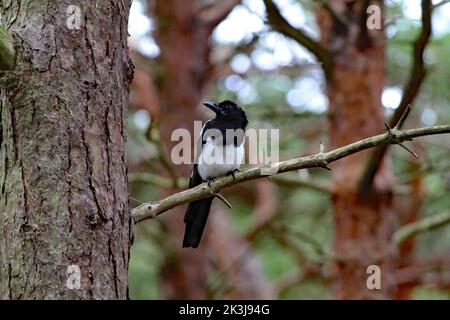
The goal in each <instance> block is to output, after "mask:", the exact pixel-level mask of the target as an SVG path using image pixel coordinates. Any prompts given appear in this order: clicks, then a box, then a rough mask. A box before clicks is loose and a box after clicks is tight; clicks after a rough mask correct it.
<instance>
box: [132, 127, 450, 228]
mask: <svg viewBox="0 0 450 320" xmlns="http://www.w3.org/2000/svg"><path fill="white" fill-rule="evenodd" d="M445 133H450V125H443V126H433V127H424V128H418V129H410V130H401V131H400V130H392V131H391V132H385V133H383V134H379V135H376V136H373V137H370V138H366V139H363V140H360V141H357V142H354V143H351V144H349V145H346V146H343V147H340V148H338V149H334V150H332V151H329V152H325V153H319V154H315V155H311V156H306V157H300V158H294V159H289V160H286V161H282V162H278V163H276V164H275V165H276V168H278V171H277V173H276V174H279V173H283V172H288V171H293V170H298V169H305V168H320V167H323V166H324V163H331V162H334V161H336V160H339V159H342V158H345V157H347V156H349V155H351V154H354V153H357V152H360V151H363V150H367V149H370V148H373V147H376V146H380V145H385V144H390V143H397V144H398V143H400V142H403V141H407V140H410V139H413V138H417V137H421V136H428V135H435V134H445ZM269 168H274V164H271V165H265V166H261V167H255V168H251V169H248V170H245V171H240V172H237V173H236V174H235V177H234V178H233V177H231V176H226V177H222V178H219V179H216V180H215V181H213V182H211V186H210V187H208V184H207V183H202V184H201V185H199V186H197V187H195V188H192V189H188V190H185V191H181V192H178V193H175V194H173V195H171V196H169V197H167V198H164V199H161V200H159V201H155V202H149V203H146V204H144V205H141V206H139V207H137V208H135V209H133V210H132V214H133V216H134V219H135V221H136V222H140V221H143V220H145V219H149V218H154V217H156V216H157V215H159V214H161V213H163V212H165V211H167V210H169V209H172V208H174V207H177V206H179V205H182V204H185V203H188V202H191V201H194V200H199V199H204V198H207V197H210V196H211V192H218V191H219V190H221V189H223V188H225V187H230V186H232V185H234V184H237V183H240V182H244V181H248V180H254V179H258V178H262V177H266V175H262V174H261V171H262V169H263V172H267V170H269ZM264 169H265V170H264Z"/></svg>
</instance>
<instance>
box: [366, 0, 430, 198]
mask: <svg viewBox="0 0 450 320" xmlns="http://www.w3.org/2000/svg"><path fill="white" fill-rule="evenodd" d="M432 12H433V7H432V4H431V0H422V31H421V32H420V34H419V36H418V37H417V39H416V41H415V44H414V52H413V65H412V68H411V75H410V77H409V80H408V83H407V84H406V85H405V89H404V93H403V96H402V100H401V101H400V105H399V106H398V108H397V109H395V112H394V114H393V115H392V117H391V118H390V119H389V121H388V124H389V126H390V127H392V128H393V127H396V126H398V125H399V126H398V129H401V126H402V124H403V123H400V122H399V121H400V119H401V118H402V115H403V114H404V113H405V111H406V110H407V108H408V106H409V105H410V104H411V103H412V102H413V101H414V99H415V98H416V96H417V93H418V92H419V89H420V86H421V84H422V82H423V79H424V78H425V75H426V69H425V62H424V60H423V54H424V52H425V49H426V46H427V44H428V41H429V39H430V37H431V33H432V24H431V15H432ZM408 112H409V111H408ZM387 148H388V146H387V145H385V146H382V147H380V148H376V149H375V150H374V151H373V154H372V156H371V157H370V160H369V162H368V164H367V167H366V170H365V172H364V174H363V176H362V179H361V184H360V192H361V193H370V191H371V189H372V185H373V180H374V178H375V175H376V173H377V171H378V169H379V168H380V165H381V162H382V160H383V158H384V155H385V153H386V151H387Z"/></svg>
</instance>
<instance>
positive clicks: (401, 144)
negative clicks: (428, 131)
mask: <svg viewBox="0 0 450 320" xmlns="http://www.w3.org/2000/svg"><path fill="white" fill-rule="evenodd" d="M397 144H398V145H399V146H400V147H402V148H403V149H405V150H406V151H408V152H409V153H410V154H412V155H413V156H414V157H415V158H416V159H417V158H419V156H418V155H417V154H416V153H415V152H414V151H412V150H411V149H409V148H408V147H407V146H405V145H404V144H403V143H401V142H398V143H397Z"/></svg>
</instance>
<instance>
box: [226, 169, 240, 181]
mask: <svg viewBox="0 0 450 320" xmlns="http://www.w3.org/2000/svg"><path fill="white" fill-rule="evenodd" d="M236 172H239V169H234V170H232V171H228V172H227V176H232V177H233V180H235V179H236V177H235V176H234V174H235V173H236Z"/></svg>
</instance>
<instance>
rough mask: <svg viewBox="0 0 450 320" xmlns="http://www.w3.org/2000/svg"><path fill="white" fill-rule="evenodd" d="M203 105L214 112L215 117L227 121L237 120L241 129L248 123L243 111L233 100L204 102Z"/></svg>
mask: <svg viewBox="0 0 450 320" xmlns="http://www.w3.org/2000/svg"><path fill="white" fill-rule="evenodd" d="M203 105H204V106H206V107H207V108H209V109H211V110H212V111H214V112H215V113H216V119H222V120H224V121H227V122H239V123H241V125H242V128H243V129H245V127H246V126H247V124H248V120H247V116H246V114H245V111H244V110H243V109H242V108H241V107H240V106H238V105H237V104H236V103H234V102H233V101H230V100H225V101H222V102H220V103H214V102H204V103H203Z"/></svg>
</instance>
